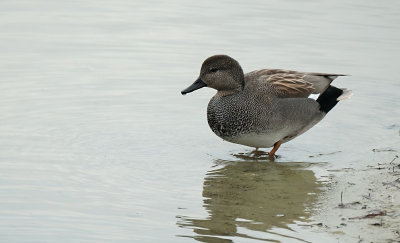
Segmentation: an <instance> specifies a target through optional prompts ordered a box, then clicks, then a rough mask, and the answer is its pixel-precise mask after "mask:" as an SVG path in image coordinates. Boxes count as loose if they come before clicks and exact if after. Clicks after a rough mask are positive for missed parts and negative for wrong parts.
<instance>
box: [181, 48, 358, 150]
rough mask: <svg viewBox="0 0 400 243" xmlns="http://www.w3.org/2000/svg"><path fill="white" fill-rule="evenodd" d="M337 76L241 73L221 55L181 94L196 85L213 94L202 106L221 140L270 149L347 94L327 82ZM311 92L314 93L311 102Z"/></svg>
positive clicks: (304, 128)
mask: <svg viewBox="0 0 400 243" xmlns="http://www.w3.org/2000/svg"><path fill="white" fill-rule="evenodd" d="M338 76H345V75H343V74H328V73H308V72H297V71H289V70H282V69H261V70H257V71H253V72H250V73H247V74H244V73H243V70H242V68H241V66H240V65H239V63H238V62H237V61H236V60H234V59H233V58H231V57H229V56H226V55H215V56H211V57H209V58H207V59H206V60H205V61H204V62H203V65H202V66H201V70H200V76H199V78H198V79H197V80H196V81H195V82H194V83H193V84H192V85H191V86H189V87H188V88H186V89H184V90H183V91H182V92H181V93H182V94H183V95H184V94H187V93H190V92H192V91H195V90H197V89H200V88H202V87H210V88H214V89H216V90H217V93H216V94H215V95H214V97H212V98H211V100H210V102H209V103H208V108H207V120H208V124H209V126H210V128H211V130H212V131H213V132H214V133H215V134H216V135H217V136H219V137H221V138H222V139H224V140H226V141H229V142H232V143H237V144H242V145H246V146H250V147H255V148H256V151H257V150H258V148H268V147H273V148H272V150H271V151H270V152H269V155H270V156H272V155H274V154H275V152H276V151H277V150H278V148H279V146H280V145H281V144H282V143H285V142H287V141H290V140H292V139H293V138H295V137H297V136H299V135H300V134H302V133H304V132H305V131H307V130H308V129H310V128H311V127H313V126H314V125H315V124H317V123H318V122H319V121H320V120H321V119H322V118H324V117H325V115H326V114H327V113H328V112H329V111H330V110H331V109H332V108H333V107H334V106H335V105H336V104H337V103H338V102H339V100H343V99H346V98H348V97H350V96H351V94H352V92H351V91H350V90H347V89H339V88H336V87H334V86H332V85H330V83H331V82H332V81H333V80H334V79H335V78H337V77H338ZM311 94H320V95H319V97H318V98H317V99H316V100H314V99H311V98H308V97H309V96H310V95H311Z"/></svg>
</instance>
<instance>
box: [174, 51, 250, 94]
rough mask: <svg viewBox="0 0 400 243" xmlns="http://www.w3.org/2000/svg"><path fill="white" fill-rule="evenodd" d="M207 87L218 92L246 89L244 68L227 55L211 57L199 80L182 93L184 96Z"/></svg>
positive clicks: (202, 68)
mask: <svg viewBox="0 0 400 243" xmlns="http://www.w3.org/2000/svg"><path fill="white" fill-rule="evenodd" d="M206 86H207V87H210V88H213V89H216V90H218V91H227V92H240V91H241V90H242V89H243V87H244V73H243V70H242V67H240V65H239V63H238V62H237V61H236V60H235V59H233V58H231V57H229V56H227V55H215V56H211V57H209V58H207V59H206V60H205V61H204V62H203V65H202V66H201V70H200V76H199V78H198V79H197V80H196V81H195V82H194V83H193V84H192V85H190V86H189V87H188V88H186V89H184V90H182V92H181V93H182V94H183V95H184V94H187V93H190V92H193V91H195V90H197V89H200V88H203V87H206Z"/></svg>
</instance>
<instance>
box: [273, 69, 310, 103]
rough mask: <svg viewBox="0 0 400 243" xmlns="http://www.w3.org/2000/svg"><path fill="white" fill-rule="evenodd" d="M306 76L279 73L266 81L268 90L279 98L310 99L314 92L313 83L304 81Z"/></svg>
mask: <svg viewBox="0 0 400 243" xmlns="http://www.w3.org/2000/svg"><path fill="white" fill-rule="evenodd" d="M304 77H305V75H304V74H299V73H297V74H288V73H277V74H273V75H271V76H269V77H268V78H267V79H266V82H267V85H268V88H269V89H270V90H271V91H274V93H275V94H276V95H277V96H278V97H282V98H289V97H293V98H294V97H308V96H309V95H310V94H311V93H313V91H314V87H313V85H312V83H310V82H308V81H306V80H304Z"/></svg>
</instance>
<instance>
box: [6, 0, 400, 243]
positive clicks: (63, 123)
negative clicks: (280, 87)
mask: <svg viewBox="0 0 400 243" xmlns="http://www.w3.org/2000/svg"><path fill="white" fill-rule="evenodd" d="M0 11H1V14H0V20H1V21H0V50H1V53H2V55H1V56H0V74H1V81H0V112H1V114H2V115H1V117H0V148H1V149H0V217H1V220H0V241H2V242H54V241H57V242H104V241H109V242H132V241H133V242H136V241H137V242H159V241H160V240H161V241H163V242H187V241H194V240H193V239H195V240H198V241H203V242H230V241H233V242H250V241H254V242H258V241H268V240H269V241H283V242H291V241H292V242H299V241H300V242H301V241H312V242H313V241H316V239H319V237H321V236H319V235H318V234H313V233H310V232H307V233H304V231H303V230H302V229H301V227H299V225H301V224H303V223H306V222H308V221H309V220H310V215H312V214H313V213H317V211H318V205H319V203H321V202H322V201H323V199H321V193H320V192H321V191H323V187H324V185H323V183H322V182H321V181H322V180H323V176H324V175H326V174H327V172H326V171H327V170H328V169H330V170H333V169H340V168H344V167H354V168H358V167H360V166H362V165H365V164H366V163H368V162H369V161H371V160H373V159H377V158H376V157H374V153H373V151H372V149H383V150H384V149H393V150H399V149H400V142H399V135H400V134H399V130H400V123H399V118H400V109H399V102H398V92H399V90H400V82H399V80H398V78H397V76H398V75H397V69H398V65H399V63H400V62H399V61H400V60H399V59H400V58H399V57H400V55H399V54H400V34H399V33H400V31H399V26H400V25H399V24H400V3H398V1H395V0H392V1H386V2H385V3H383V2H382V3H381V2H376V1H361V0H357V1H353V2H351V3H349V2H345V1H342V0H340V1H302V2H297V1H289V0H287V1H267V2H266V1H252V2H246V3H239V2H234V1H220V2H215V1H202V2H198V3H188V2H185V1H174V2H162V1H146V2H133V1H86V2H84V3H82V2H75V1H70V2H65V1H23V0H21V1H2V2H1V3H0ZM216 53H225V54H229V55H231V56H232V57H234V58H236V59H237V60H238V61H239V62H240V63H241V64H242V67H243V69H244V70H245V71H251V70H255V69H259V68H266V67H270V68H287V69H294V70H302V71H316V72H334V73H345V74H351V76H348V77H341V78H339V79H337V80H335V83H336V85H337V86H339V87H347V88H350V89H352V90H353V91H354V93H355V94H354V97H353V98H352V99H351V100H348V101H343V102H340V103H339V104H338V106H337V107H335V109H334V110H333V111H332V112H331V113H330V114H329V115H328V116H327V117H326V118H325V119H324V120H323V121H322V122H321V123H319V124H318V125H317V126H316V127H314V128H313V129H311V130H310V131H309V132H307V133H306V134H304V135H302V136H301V137H299V138H297V139H295V140H293V141H291V142H289V143H287V144H284V145H283V146H282V147H281V148H280V150H279V151H278V155H279V157H278V158H277V159H276V160H275V162H274V163H272V162H270V161H268V160H266V159H265V158H263V157H261V158H259V157H254V156H253V155H252V154H251V153H250V152H251V148H248V147H244V146H240V145H235V144H230V143H227V142H224V141H222V140H221V139H219V138H217V137H216V136H215V135H214V134H212V132H211V131H210V129H209V128H208V125H207V121H206V115H205V110H206V106H207V103H208V100H209V99H210V98H211V96H212V95H213V94H214V91H212V90H207V89H202V90H199V91H197V92H194V93H191V94H190V95H187V96H185V97H182V96H181V95H180V90H182V89H183V88H185V87H187V86H188V85H189V84H190V83H191V82H192V81H194V80H195V79H196V78H197V76H198V72H199V69H200V65H201V63H202V61H203V60H204V59H205V58H206V57H208V56H210V55H213V54H216ZM260 207H261V208H260ZM326 237H329V236H326V235H325V236H323V238H324V239H325V241H329V238H326ZM332 239H333V238H332Z"/></svg>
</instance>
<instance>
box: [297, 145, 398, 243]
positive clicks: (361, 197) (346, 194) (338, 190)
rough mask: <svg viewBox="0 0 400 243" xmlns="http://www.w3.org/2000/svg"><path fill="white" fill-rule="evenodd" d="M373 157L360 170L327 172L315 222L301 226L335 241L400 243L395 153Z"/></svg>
mask: <svg viewBox="0 0 400 243" xmlns="http://www.w3.org/2000/svg"><path fill="white" fill-rule="evenodd" d="M374 156H375V158H374V160H373V162H372V163H370V164H369V165H366V166H364V167H363V168H362V169H353V168H343V169H341V170H333V171H330V173H331V174H330V175H329V177H328V180H327V182H326V185H327V187H326V191H325V193H324V196H323V197H325V198H324V199H323V202H324V203H323V204H324V207H323V208H322V209H321V211H320V212H319V213H318V215H317V216H315V217H314V220H315V222H317V223H314V224H311V226H304V227H311V229H312V230H313V231H316V232H325V233H329V234H332V235H333V236H334V237H335V238H336V239H337V240H338V242H400V159H399V156H398V152H396V151H394V150H393V149H376V150H374ZM304 227H303V228H304Z"/></svg>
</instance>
